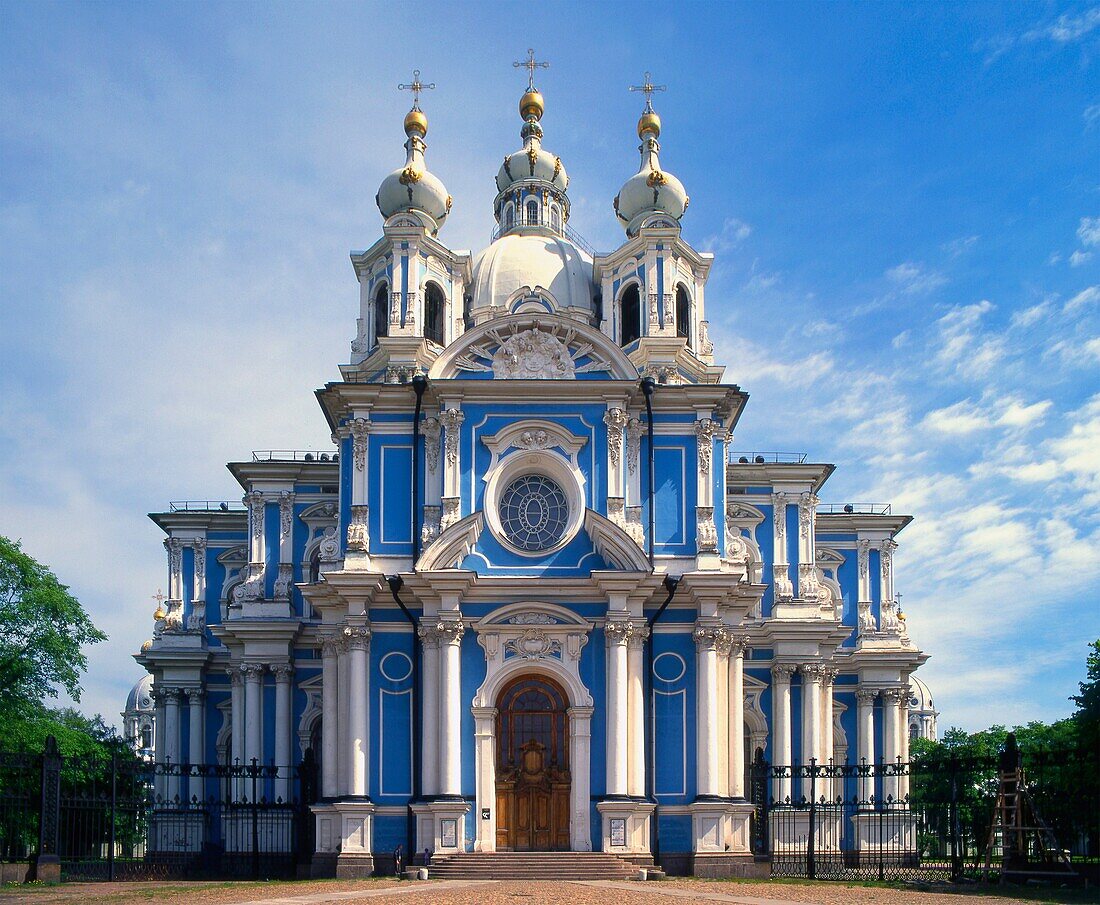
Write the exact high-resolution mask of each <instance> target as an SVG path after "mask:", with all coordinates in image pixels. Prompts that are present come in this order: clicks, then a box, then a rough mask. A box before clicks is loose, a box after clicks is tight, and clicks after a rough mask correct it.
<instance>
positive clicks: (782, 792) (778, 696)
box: [772, 663, 797, 804]
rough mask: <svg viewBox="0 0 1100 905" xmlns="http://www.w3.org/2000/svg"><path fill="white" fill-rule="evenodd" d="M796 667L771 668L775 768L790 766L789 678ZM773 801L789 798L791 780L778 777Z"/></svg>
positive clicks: (780, 801)
mask: <svg viewBox="0 0 1100 905" xmlns="http://www.w3.org/2000/svg"><path fill="white" fill-rule="evenodd" d="M796 669H797V667H796V666H794V665H793V664H790V663H777V664H776V665H775V666H773V667H772V724H773V727H774V732H775V741H774V743H773V752H774V753H773V756H772V763H773V764H775V765H776V766H790V764H791V676H792V675H794V672H795V670H796ZM775 786H776V787H775V800H776V803H778V804H782V803H784V802H786V801H787V800H788V799H789V798H790V797H791V780H790V778H789V777H780V778H779V779H776V781H775Z"/></svg>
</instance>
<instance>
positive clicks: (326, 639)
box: [321, 634, 340, 657]
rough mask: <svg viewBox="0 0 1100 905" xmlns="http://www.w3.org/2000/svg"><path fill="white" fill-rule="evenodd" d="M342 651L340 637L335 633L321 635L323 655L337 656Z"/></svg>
mask: <svg viewBox="0 0 1100 905" xmlns="http://www.w3.org/2000/svg"><path fill="white" fill-rule="evenodd" d="M338 653H340V639H339V638H338V637H337V636H336V635H335V634H328V635H322V636H321V656H322V657H335V656H336V655H337V654H338Z"/></svg>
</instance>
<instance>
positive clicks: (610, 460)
mask: <svg viewBox="0 0 1100 905" xmlns="http://www.w3.org/2000/svg"><path fill="white" fill-rule="evenodd" d="M629 420H630V418H629V416H628V415H627V413H626V412H625V411H624V410H623V409H621V408H615V407H609V408H608V410H607V411H606V412H605V413H604V416H603V423H604V424H606V425H607V495H608V497H610V498H612V499H614V498H616V497H621V498H622V499H623V500H625V499H626V485H625V482H624V481H623V478H624V473H625V469H624V467H623V465H624V464H625V463H624V462H623V431H624V430H626V425H627V422H628V421H629ZM609 508H610V507H609Z"/></svg>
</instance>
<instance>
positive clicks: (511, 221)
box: [504, 204, 516, 229]
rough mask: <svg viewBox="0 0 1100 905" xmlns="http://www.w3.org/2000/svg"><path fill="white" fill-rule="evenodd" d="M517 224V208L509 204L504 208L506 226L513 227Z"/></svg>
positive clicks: (507, 227) (506, 227)
mask: <svg viewBox="0 0 1100 905" xmlns="http://www.w3.org/2000/svg"><path fill="white" fill-rule="evenodd" d="M515 225H516V209H515V208H514V207H512V205H511V204H509V205H508V206H507V207H505V208H504V228H505V229H511V228H512V227H513V226H515Z"/></svg>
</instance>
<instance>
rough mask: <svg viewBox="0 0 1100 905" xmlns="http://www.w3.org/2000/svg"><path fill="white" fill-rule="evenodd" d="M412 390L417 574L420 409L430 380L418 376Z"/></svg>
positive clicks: (414, 563) (413, 498) (414, 521)
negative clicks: (413, 394)
mask: <svg viewBox="0 0 1100 905" xmlns="http://www.w3.org/2000/svg"><path fill="white" fill-rule="evenodd" d="M412 388H413V392H414V393H416V410H415V411H414V412H413V449H412V485H413V486H412V491H413V492H412V542H413V556H412V571H414V572H415V571H416V561H417V560H418V559H419V558H420V407H421V406H422V405H423V404H424V391H425V390H426V389H427V388H428V378H427V377H425V376H424V375H423V374H417V375H416V376H415V377H413V379H412Z"/></svg>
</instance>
